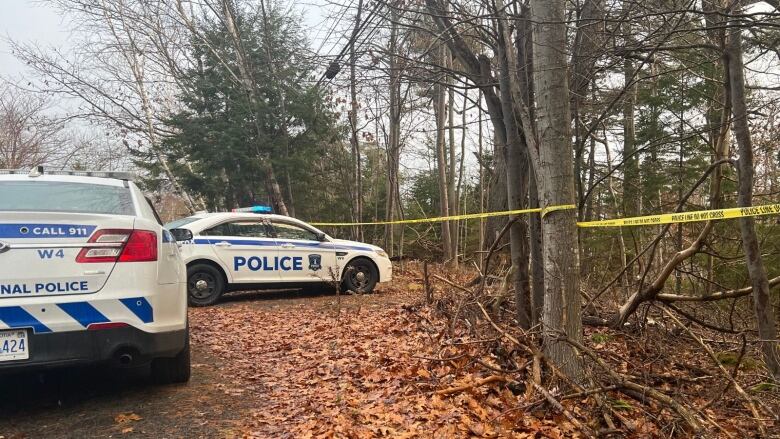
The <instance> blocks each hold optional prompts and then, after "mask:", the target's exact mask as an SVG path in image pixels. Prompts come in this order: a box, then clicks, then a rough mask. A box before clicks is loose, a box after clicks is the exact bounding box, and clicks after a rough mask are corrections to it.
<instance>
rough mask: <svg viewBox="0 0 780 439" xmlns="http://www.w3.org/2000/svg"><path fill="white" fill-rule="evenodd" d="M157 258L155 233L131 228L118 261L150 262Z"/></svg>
mask: <svg viewBox="0 0 780 439" xmlns="http://www.w3.org/2000/svg"><path fill="white" fill-rule="evenodd" d="M156 260H157V234H156V233H154V232H150V231H149V230H133V233H132V234H130V239H128V240H127V242H126V243H125V248H124V249H122V253H121V254H120V255H119V261H118V262H151V261H156Z"/></svg>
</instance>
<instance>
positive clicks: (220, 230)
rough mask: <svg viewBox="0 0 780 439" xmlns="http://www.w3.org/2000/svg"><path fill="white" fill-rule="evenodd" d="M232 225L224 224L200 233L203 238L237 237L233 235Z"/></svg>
mask: <svg viewBox="0 0 780 439" xmlns="http://www.w3.org/2000/svg"><path fill="white" fill-rule="evenodd" d="M231 226H232V224H231V223H222V224H220V225H218V226H214V227H212V228H210V229H206V230H204V231H202V232H200V234H201V236H236V235H234V234H233V233H232V230H231V229H232V227H231Z"/></svg>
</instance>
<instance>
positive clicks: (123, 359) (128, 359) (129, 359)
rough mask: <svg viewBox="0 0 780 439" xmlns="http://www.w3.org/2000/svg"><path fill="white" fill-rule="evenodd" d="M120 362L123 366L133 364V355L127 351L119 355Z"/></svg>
mask: <svg viewBox="0 0 780 439" xmlns="http://www.w3.org/2000/svg"><path fill="white" fill-rule="evenodd" d="M119 364H120V365H122V366H129V365H131V364H133V356H132V355H130V354H129V353H125V354H122V355H120V356H119Z"/></svg>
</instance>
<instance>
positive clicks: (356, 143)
mask: <svg viewBox="0 0 780 439" xmlns="http://www.w3.org/2000/svg"><path fill="white" fill-rule="evenodd" d="M362 9H363V1H362V0H360V1H358V8H357V13H356V15H355V28H354V30H353V31H352V35H356V34H357V32H358V31H359V30H360V24H361V22H360V13H361V12H362ZM356 61H357V57H356V53H355V45H354V44H350V46H349V96H350V101H351V102H350V111H349V128H350V134H351V135H350V137H349V143H350V145H351V146H352V164H353V178H354V184H355V187H354V199H353V200H352V209H353V213H352V217H353V218H354V219H355V222H361V221H363V187H362V186H363V175H362V174H363V171H362V169H361V168H362V166H361V158H360V140H359V139H358V132H357V131H358V130H357V112H358V103H357V79H356V78H355V73H356V71H355V63H356ZM353 236H354V237H355V239H356V240H358V241H363V227H362V226H355V227H354V230H353Z"/></svg>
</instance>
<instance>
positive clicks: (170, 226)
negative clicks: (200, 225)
mask: <svg viewBox="0 0 780 439" xmlns="http://www.w3.org/2000/svg"><path fill="white" fill-rule="evenodd" d="M199 219H200V218H196V217H194V216H189V217H187V218H182V219H177V220H176V221H171V222H169V223H168V224H166V225H165V228H166V229H168V230H171V229H178V228H179V227H182V226H186V225H187V224H189V223H194V222H195V221H197V220H199Z"/></svg>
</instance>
